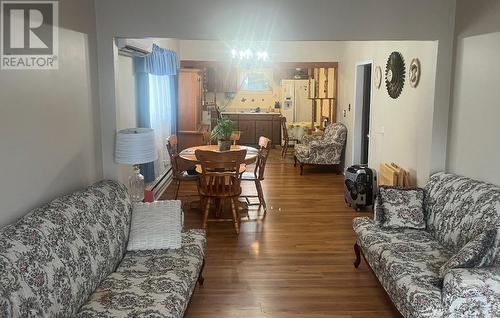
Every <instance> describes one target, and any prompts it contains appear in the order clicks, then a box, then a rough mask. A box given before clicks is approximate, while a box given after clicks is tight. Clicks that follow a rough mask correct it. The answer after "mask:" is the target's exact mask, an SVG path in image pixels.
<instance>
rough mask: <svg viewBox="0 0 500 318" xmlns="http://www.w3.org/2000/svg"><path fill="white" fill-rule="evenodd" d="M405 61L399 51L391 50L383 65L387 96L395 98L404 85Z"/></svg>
mask: <svg viewBox="0 0 500 318" xmlns="http://www.w3.org/2000/svg"><path fill="white" fill-rule="evenodd" d="M405 73H406V67H405V61H404V59H403V56H402V55H401V53H399V52H392V53H391V55H389V58H388V59H387V65H386V67H385V86H386V87H387V93H389V96H391V97H392V98H394V99H396V98H398V97H399V95H400V94H401V92H402V91H403V86H404V85H405Z"/></svg>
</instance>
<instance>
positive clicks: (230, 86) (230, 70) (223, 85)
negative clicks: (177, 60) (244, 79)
mask: <svg viewBox="0 0 500 318" xmlns="http://www.w3.org/2000/svg"><path fill="white" fill-rule="evenodd" d="M181 66H182V67H184V68H186V69H193V70H194V69H197V70H205V73H206V77H207V78H206V80H207V81H206V88H207V91H208V92H210V93H213V92H218V93H235V92H237V91H238V70H237V68H236V67H234V66H232V65H231V63H230V62H211V61H181Z"/></svg>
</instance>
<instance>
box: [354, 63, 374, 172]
mask: <svg viewBox="0 0 500 318" xmlns="http://www.w3.org/2000/svg"><path fill="white" fill-rule="evenodd" d="M366 65H371V68H372V71H371V78H370V128H369V132H368V134H369V135H370V137H369V140H368V162H367V164H370V159H371V158H372V151H373V142H372V139H373V133H372V132H373V126H372V123H373V91H374V89H373V77H374V73H375V70H374V61H373V60H366V61H362V62H358V63H356V64H355V65H354V111H353V118H352V127H353V129H352V163H353V164H359V163H361V162H360V161H361V143H362V140H363V136H362V135H361V130H362V129H363V123H362V118H363V97H362V96H358V91H359V89H361V92H362V89H363V88H364V83H363V82H361V83H360V84H361V85H360V87H358V84H359V83H358V80H362V79H358V67H360V66H366ZM359 97H361V98H359Z"/></svg>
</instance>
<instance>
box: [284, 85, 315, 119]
mask: <svg viewBox="0 0 500 318" xmlns="http://www.w3.org/2000/svg"><path fill="white" fill-rule="evenodd" d="M308 96H309V80H282V81H281V105H282V111H281V113H282V115H283V116H285V117H286V121H287V122H289V123H290V122H297V121H299V122H304V121H306V122H310V121H311V120H312V100H310V99H309V98H308Z"/></svg>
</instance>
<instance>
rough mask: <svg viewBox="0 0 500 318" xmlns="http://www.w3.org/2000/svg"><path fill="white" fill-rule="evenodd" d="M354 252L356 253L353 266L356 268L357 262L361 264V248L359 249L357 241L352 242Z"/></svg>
mask: <svg viewBox="0 0 500 318" xmlns="http://www.w3.org/2000/svg"><path fill="white" fill-rule="evenodd" d="M354 254H355V255H356V259H355V260H354V267H355V268H358V267H359V264H361V250H360V249H359V245H358V243H355V244H354Z"/></svg>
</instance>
